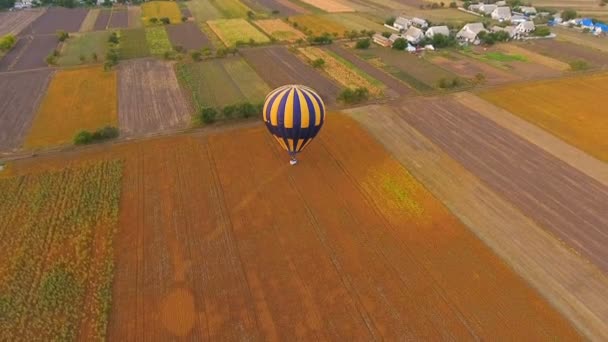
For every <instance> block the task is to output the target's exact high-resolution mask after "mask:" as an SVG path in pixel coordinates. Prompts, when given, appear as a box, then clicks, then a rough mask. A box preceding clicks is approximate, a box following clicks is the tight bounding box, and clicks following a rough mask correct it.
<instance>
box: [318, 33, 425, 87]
mask: <svg viewBox="0 0 608 342" xmlns="http://www.w3.org/2000/svg"><path fill="white" fill-rule="evenodd" d="M327 49H328V50H330V51H332V52H334V53H335V54H337V55H338V56H340V57H342V58H344V59H345V60H347V61H348V62H350V63H352V64H353V65H354V66H356V67H357V68H359V69H361V70H363V72H365V73H367V74H368V75H370V76H371V77H373V78H375V79H377V80H378V81H380V82H382V83H384V84H385V85H386V86H387V87H388V88H389V90H388V91H387V95H388V96H391V97H397V96H403V95H410V94H413V93H414V91H413V90H412V88H410V87H408V86H407V85H406V84H405V83H402V82H401V81H399V80H398V79H396V78H394V77H392V76H391V75H389V74H387V73H386V72H384V71H382V70H380V69H378V68H376V67H374V66H373V65H371V64H369V63H367V62H365V61H364V60H362V59H361V58H359V57H357V56H356V55H354V54H353V53H351V52H350V51H348V50H347V49H345V48H343V47H341V46H339V45H337V44H332V45H329V46H328V47H327ZM391 91H392V92H391Z"/></svg>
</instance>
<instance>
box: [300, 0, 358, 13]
mask: <svg viewBox="0 0 608 342" xmlns="http://www.w3.org/2000/svg"><path fill="white" fill-rule="evenodd" d="M301 1H302V2H305V3H307V4H309V5H311V6H314V7H316V8H320V9H322V10H324V11H325V12H329V13H335V12H354V11H355V10H354V9H353V8H352V7H351V6H349V5H348V1H345V0H301Z"/></svg>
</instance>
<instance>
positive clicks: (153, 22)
mask: <svg viewBox="0 0 608 342" xmlns="http://www.w3.org/2000/svg"><path fill="white" fill-rule="evenodd" d="M149 21H150V23H151V24H156V23H158V18H155V17H152V18H150V20H149Z"/></svg>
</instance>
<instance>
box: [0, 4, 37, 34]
mask: <svg viewBox="0 0 608 342" xmlns="http://www.w3.org/2000/svg"><path fill="white" fill-rule="evenodd" d="M45 10H46V9H45V8H35V9H27V10H21V11H15V12H0V37H2V36H4V35H7V34H12V35H14V36H18V35H19V33H21V31H23V29H25V28H26V27H27V26H28V25H29V24H31V23H32V22H33V21H35V20H36V19H38V17H40V16H41V15H42V14H43V13H44V11H45Z"/></svg>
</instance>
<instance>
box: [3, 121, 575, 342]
mask: <svg viewBox="0 0 608 342" xmlns="http://www.w3.org/2000/svg"><path fill="white" fill-rule="evenodd" d="M245 150H246V151H248V153H243V151H245ZM90 151H91V153H88V152H85V153H84V154H82V153H80V154H71V156H69V155H67V154H66V155H65V157H64V158H61V157H59V158H57V157H54V158H51V159H49V158H44V157H43V158H37V160H35V161H33V160H28V161H23V162H21V164H22V165H17V164H15V165H13V169H14V170H15V172H24V171H25V170H26V168H27V165H25V164H27V163H37V164H38V165H47V166H48V167H52V166H53V165H52V163H55V164H61V163H66V162H67V161H68V160H69V159H72V158H79V159H92V158H100V157H103V158H105V157H110V156H111V157H114V158H116V157H119V156H120V157H121V158H123V159H124V160H125V171H124V176H123V187H122V191H123V196H122V198H121V204H120V216H119V230H118V234H117V239H116V240H115V241H116V246H115V248H116V258H117V259H116V268H115V282H114V287H113V289H114V291H113V299H112V311H111V314H110V326H109V331H108V337H109V339H111V340H132V339H142V340H150V339H159V340H169V339H174V338H178V337H179V338H186V339H198V340H227V339H266V340H270V339H304V340H315V339H322V340H327V339H333V340H353V339H378V340H380V339H385V340H403V339H411V340H432V339H460V340H463V339H475V338H477V339H511V340H522V339H533V340H546V339H551V338H554V337H555V336H558V337H559V338H563V339H564V340H576V339H579V338H580V337H579V336H578V335H577V333H576V331H574V330H573V329H572V327H571V326H570V324H569V323H568V322H567V321H565V320H564V319H563V318H562V317H561V316H560V315H559V314H558V313H557V312H556V311H555V310H554V309H552V308H551V307H550V306H549V305H548V304H547V302H545V301H544V300H543V299H542V298H541V297H540V296H539V294H538V293H537V292H535V291H534V290H532V289H531V288H530V287H529V286H528V285H527V284H526V283H525V282H524V281H523V280H522V279H521V278H519V277H518V276H516V275H515V274H514V273H513V271H512V270H511V269H510V268H509V267H508V266H507V265H506V264H505V263H504V262H502V261H501V260H500V259H499V258H498V257H497V256H496V255H494V254H493V253H492V252H491V251H490V250H489V249H488V248H487V247H486V246H485V245H483V243H482V242H481V241H480V240H478V239H477V238H476V237H475V236H474V235H473V234H472V233H471V232H470V231H469V230H468V229H467V228H466V227H465V226H463V224H462V223H460V221H458V220H457V219H456V218H455V217H454V216H452V215H451V214H450V213H449V211H448V210H447V209H446V208H445V207H444V206H443V205H442V204H441V203H440V202H439V201H438V200H437V199H436V198H435V197H433V196H432V195H431V194H430V193H429V192H428V191H427V190H426V189H425V188H424V187H422V186H421V184H419V183H417V182H416V181H415V180H414V178H413V177H412V176H411V175H410V174H409V173H408V172H407V171H405V169H403V168H402V167H401V166H400V165H399V164H398V163H397V162H396V161H395V160H394V159H392V158H391V157H390V156H389V155H388V154H387V152H386V151H385V150H384V149H383V148H382V147H381V146H380V145H379V144H378V143H377V142H375V140H373V138H372V137H370V136H369V135H368V134H367V133H365V131H363V130H362V129H361V128H359V126H358V125H357V124H356V123H355V122H354V121H352V120H350V119H347V118H346V117H344V116H341V115H332V116H330V117H329V118H328V120H327V124H326V126H325V127H324V131H323V132H322V135H321V136H320V137H319V138H318V140H317V141H316V142H314V143H313V144H311V146H310V148H309V149H307V151H306V152H305V153H304V154H303V155H302V156H301V162H300V164H299V165H298V166H297V167H290V166H289V164H288V163H287V158H286V155H285V153H284V152H282V151H280V150H279V148H278V146H276V143H275V142H274V141H273V139H272V138H271V137H270V136H269V135H268V133H267V132H266V131H265V129H264V128H263V127H261V126H257V127H254V128H246V129H241V130H238V131H228V132H225V133H221V134H212V135H190V136H181V137H173V138H163V139H155V140H150V141H147V142H139V143H135V144H129V145H118V146H116V147H113V148H112V150H111V151H108V150H107V149H106V150H105V152H99V153H102V154H103V155H104V156H96V155H95V153H98V152H95V151H103V150H102V149H92V150H90ZM243 175H247V176H246V177H243Z"/></svg>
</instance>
